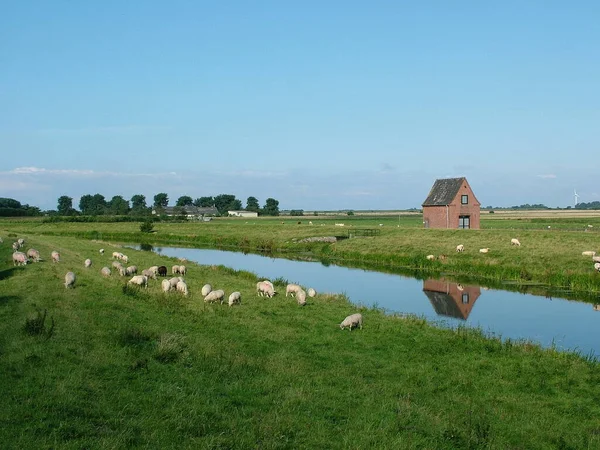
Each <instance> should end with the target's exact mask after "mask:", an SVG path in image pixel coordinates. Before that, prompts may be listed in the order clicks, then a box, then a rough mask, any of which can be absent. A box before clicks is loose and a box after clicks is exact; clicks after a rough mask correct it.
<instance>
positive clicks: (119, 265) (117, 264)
mask: <svg viewBox="0 0 600 450" xmlns="http://www.w3.org/2000/svg"><path fill="white" fill-rule="evenodd" d="M112 266H113V268H115V269H117V270H118V269H119V267H123V265H122V264H121V263H120V262H119V261H113V262H112Z"/></svg>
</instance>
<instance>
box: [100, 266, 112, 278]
mask: <svg viewBox="0 0 600 450" xmlns="http://www.w3.org/2000/svg"><path fill="white" fill-rule="evenodd" d="M100 273H101V274H102V276H103V277H110V269H109V268H108V267H103V268H102V269H101V270H100Z"/></svg>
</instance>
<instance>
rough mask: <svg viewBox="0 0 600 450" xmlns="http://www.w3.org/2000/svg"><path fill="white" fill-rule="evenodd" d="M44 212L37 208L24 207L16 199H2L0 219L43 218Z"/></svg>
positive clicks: (0, 200)
mask: <svg viewBox="0 0 600 450" xmlns="http://www.w3.org/2000/svg"><path fill="white" fill-rule="evenodd" d="M41 215H42V211H41V210H40V208H38V207H37V206H29V205H27V204H25V205H22V204H21V202H19V201H17V200H15V199H14V198H4V197H0V217H23V216H41Z"/></svg>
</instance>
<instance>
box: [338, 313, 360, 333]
mask: <svg viewBox="0 0 600 450" xmlns="http://www.w3.org/2000/svg"><path fill="white" fill-rule="evenodd" d="M362 323H363V317H362V314H360V313H356V314H352V315H350V316H348V317H346V318H345V319H344V320H343V321H342V323H340V328H341V329H342V330H343V329H344V328H349V329H350V331H352V328H356V327H359V328H360V329H361V330H362Z"/></svg>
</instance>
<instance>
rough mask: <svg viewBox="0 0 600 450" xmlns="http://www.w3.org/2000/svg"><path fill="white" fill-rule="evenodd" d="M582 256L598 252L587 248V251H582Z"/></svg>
mask: <svg viewBox="0 0 600 450" xmlns="http://www.w3.org/2000/svg"><path fill="white" fill-rule="evenodd" d="M581 256H596V252H593V251H591V250H587V251H585V252H581Z"/></svg>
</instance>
